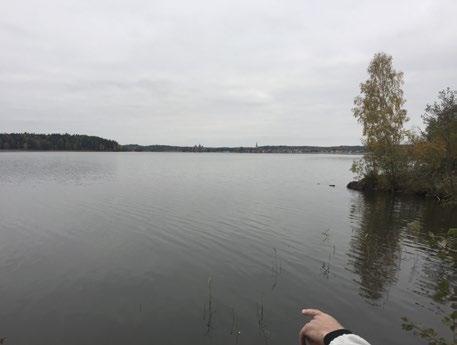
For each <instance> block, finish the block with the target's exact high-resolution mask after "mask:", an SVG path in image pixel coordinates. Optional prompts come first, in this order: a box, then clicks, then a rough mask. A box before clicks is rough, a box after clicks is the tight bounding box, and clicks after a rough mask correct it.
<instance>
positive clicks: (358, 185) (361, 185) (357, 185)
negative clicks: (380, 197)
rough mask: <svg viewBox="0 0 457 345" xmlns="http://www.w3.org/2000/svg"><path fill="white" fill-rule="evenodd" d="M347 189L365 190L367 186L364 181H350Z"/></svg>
mask: <svg viewBox="0 0 457 345" xmlns="http://www.w3.org/2000/svg"><path fill="white" fill-rule="evenodd" d="M346 187H347V188H348V189H353V190H360V191H361V190H367V189H368V186H367V184H366V182H365V181H364V180H360V181H351V182H349V183H348V185H347V186H346Z"/></svg>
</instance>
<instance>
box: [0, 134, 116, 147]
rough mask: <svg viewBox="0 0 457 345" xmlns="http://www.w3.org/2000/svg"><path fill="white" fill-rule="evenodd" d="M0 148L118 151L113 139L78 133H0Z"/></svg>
mask: <svg viewBox="0 0 457 345" xmlns="http://www.w3.org/2000/svg"><path fill="white" fill-rule="evenodd" d="M0 149H3V150H35V151H120V150H121V146H120V145H119V144H118V143H117V142H116V141H114V140H108V139H103V138H100V137H95V136H89V135H80V134H34V133H10V134H7V133H3V134H1V133H0Z"/></svg>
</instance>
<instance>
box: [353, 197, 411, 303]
mask: <svg viewBox="0 0 457 345" xmlns="http://www.w3.org/2000/svg"><path fill="white" fill-rule="evenodd" d="M417 207H418V206H417V203H414V202H403V201H401V200H399V199H396V198H393V197H391V196H389V195H387V194H382V195H380V194H378V195H366V194H359V195H358V198H357V199H356V201H355V203H354V205H353V206H352V208H351V213H350V217H351V222H352V226H353V236H352V239H351V242H350V252H349V253H348V257H349V262H348V269H349V270H350V271H352V272H354V273H356V274H357V275H358V276H359V279H360V280H359V281H358V283H359V284H360V295H361V296H362V297H364V298H367V299H368V300H369V301H371V302H372V303H375V304H377V303H379V300H380V299H381V298H383V297H384V296H385V295H386V292H387V290H388V288H389V287H390V286H391V285H392V284H393V283H394V282H395V281H396V278H397V272H398V271H399V269H400V259H401V244H400V239H401V229H402V228H403V227H404V226H405V225H406V223H407V222H408V219H411V216H412V215H414V214H415V213H417Z"/></svg>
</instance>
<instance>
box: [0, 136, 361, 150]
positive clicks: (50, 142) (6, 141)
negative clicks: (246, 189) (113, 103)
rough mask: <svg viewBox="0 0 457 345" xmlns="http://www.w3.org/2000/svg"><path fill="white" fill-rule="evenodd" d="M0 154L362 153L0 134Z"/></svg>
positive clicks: (309, 148)
mask: <svg viewBox="0 0 457 345" xmlns="http://www.w3.org/2000/svg"><path fill="white" fill-rule="evenodd" d="M0 151H17V152H19V151H30V152H31V151H35V152H46V151H56V152H59V151H77V152H202V153H203V152H226V153H294V154H303V153H328V154H362V153H364V147H363V146H360V145H352V146H351V145H339V146H309V145H306V146H305V145H303V146H289V145H264V146H258V145H257V144H256V146H254V147H245V146H236V147H228V146H222V147H205V146H202V145H194V146H173V145H137V144H128V145H120V144H119V143H118V142H117V141H115V140H109V139H104V138H100V137H97V136H88V135H81V134H67V133H66V134H58V133H54V134H36V133H0Z"/></svg>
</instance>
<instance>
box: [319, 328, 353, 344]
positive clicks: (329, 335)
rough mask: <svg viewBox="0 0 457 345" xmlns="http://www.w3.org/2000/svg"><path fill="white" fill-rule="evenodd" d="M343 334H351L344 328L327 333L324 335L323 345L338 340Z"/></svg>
mask: <svg viewBox="0 0 457 345" xmlns="http://www.w3.org/2000/svg"><path fill="white" fill-rule="evenodd" d="M343 334H352V332H351V331H350V330H348V329H345V328H340V329H337V330H334V331H331V332H327V333H326V334H325V335H324V345H330V343H331V342H332V341H333V340H334V339H335V338H338V337H339V336H340V335H343Z"/></svg>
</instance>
